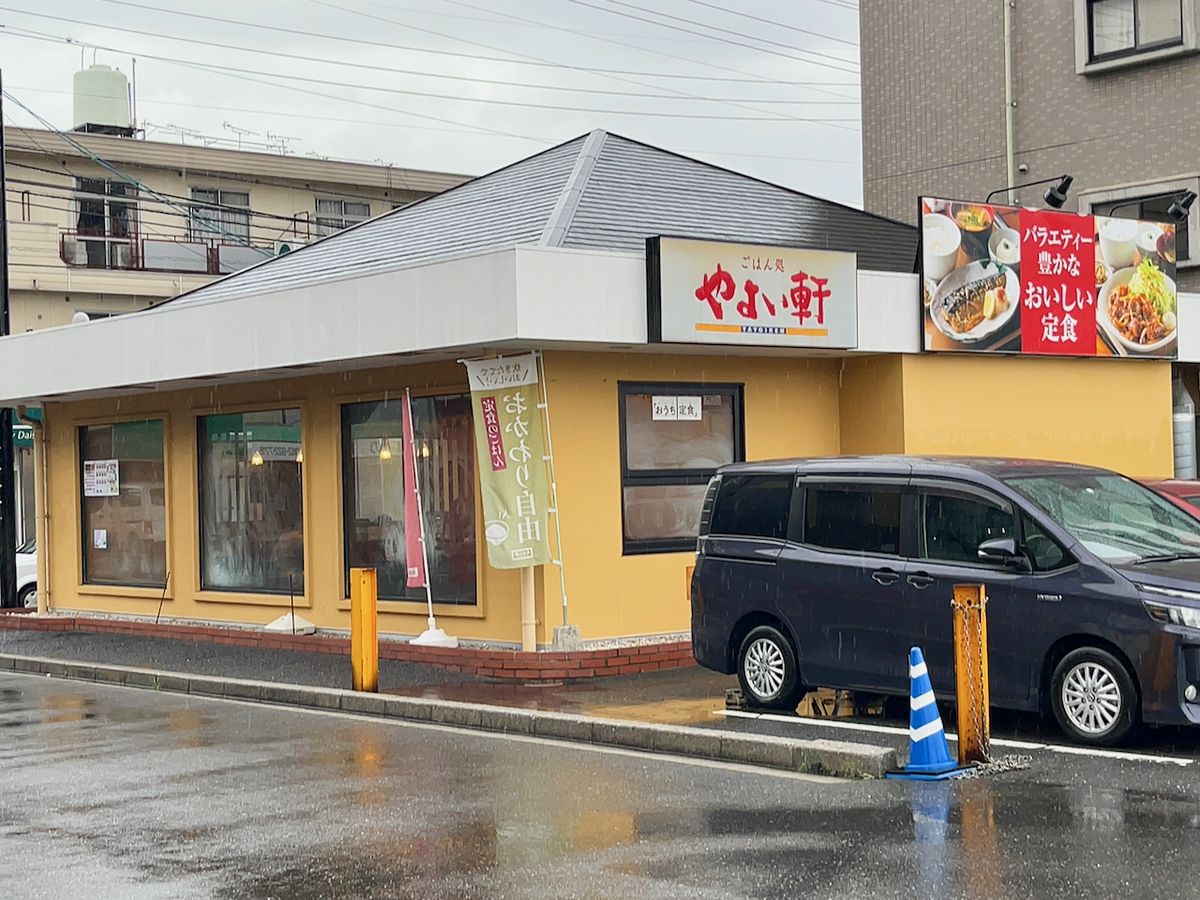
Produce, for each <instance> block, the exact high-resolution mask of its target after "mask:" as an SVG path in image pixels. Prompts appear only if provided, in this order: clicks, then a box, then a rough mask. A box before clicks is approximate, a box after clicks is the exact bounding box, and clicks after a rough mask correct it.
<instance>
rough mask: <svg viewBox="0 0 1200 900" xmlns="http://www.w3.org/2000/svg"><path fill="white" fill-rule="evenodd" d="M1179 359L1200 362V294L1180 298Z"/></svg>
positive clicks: (1184, 295)
mask: <svg viewBox="0 0 1200 900" xmlns="http://www.w3.org/2000/svg"><path fill="white" fill-rule="evenodd" d="M1177 306H1178V313H1177V316H1178V319H1179V361H1180V362H1192V363H1194V362H1200V294H1184V293H1180V295H1179V298H1178V304H1177Z"/></svg>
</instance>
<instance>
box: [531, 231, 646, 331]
mask: <svg viewBox="0 0 1200 900" xmlns="http://www.w3.org/2000/svg"><path fill="white" fill-rule="evenodd" d="M517 316H518V329H519V333H520V336H521V338H522V339H523V340H529V341H587V342H594V343H598V344H644V343H646V257H645V255H644V254H642V253H618V252H611V251H600V250H566V249H562V248H557V247H541V246H535V245H522V246H519V247H517Z"/></svg>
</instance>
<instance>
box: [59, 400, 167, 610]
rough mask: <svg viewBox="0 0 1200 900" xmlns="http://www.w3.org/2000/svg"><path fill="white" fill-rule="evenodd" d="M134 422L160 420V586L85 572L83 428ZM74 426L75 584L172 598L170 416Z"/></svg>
mask: <svg viewBox="0 0 1200 900" xmlns="http://www.w3.org/2000/svg"><path fill="white" fill-rule="evenodd" d="M138 422H161V423H162V436H163V452H162V464H163V489H164V495H163V516H164V520H165V521H164V523H163V535H164V537H163V542H164V544H165V547H164V553H165V554H166V567H167V568H166V581H165V583H164V584H161V585H150V584H133V583H129V582H124V581H88V574H87V549H86V543H87V539H88V522H87V508H86V504H85V502H84V500H85V498H84V496H83V461H84V459H86V451H85V450H84V436H85V432H86V429H88V428H95V427H99V426H104V425H128V424H131V423H138ZM73 425H74V428H75V471H76V481H75V485H76V487H75V497H76V516H75V521H76V522H77V523H78V524H79V536H78V537H79V540H78V541H76V547H77V548H78V551H79V564H78V568H77V572H78V585H77V589H78V591H79V593H81V594H101V595H113V594H117V595H122V596H134V597H141V596H147V597H150V596H153V597H162V598H165V599H167V600H170V599H173V598H174V594H175V589H174V579H173V578H172V577H171V553H172V549H173V541H172V538H173V533H172V527H171V505H172V504H171V417H170V416H169V415H168V414H167V413H165V412H148V413H145V414H140V415H129V416H108V417H101V418H95V419H93V418H88V419H79V420H77V421H75V422H74V423H73Z"/></svg>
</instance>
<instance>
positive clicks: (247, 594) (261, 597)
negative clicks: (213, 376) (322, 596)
mask: <svg viewBox="0 0 1200 900" xmlns="http://www.w3.org/2000/svg"><path fill="white" fill-rule="evenodd" d="M285 409H299V410H300V452H301V454H302V456H303V459H304V460H305V462H303V463H301V469H300V504H301V525H302V527H303V529H304V539H303V553H302V559H303V563H302V565H303V571H304V588H303V590H301V591H298V592H297V593H296V594H295V596H294V597H290V596H289V594H288V592H287V591H286V590H282V591H272V590H268V589H266V588H257V589H247V588H245V587H231V588H225V587H209V586H206V585H205V583H204V436H203V435H202V434H201V431H200V425H201V420H202V419H205V418H208V417H210V416H218V415H226V414H236V415H246V414H249V413H256V412H277V411H279V410H285ZM191 419H192V441H193V450H194V452H195V454H196V455H195V460H194V462H195V466H194V469H193V471H192V475H193V476H194V477H193V479H192V482H193V486H194V489H195V491H196V494H195V495H194V497H193V502H194V503H195V523H194V524H195V531H194V542H195V543H194V548H195V563H194V566H193V577H194V578H195V591H196V599H197V600H204V601H215V602H221V603H252V604H259V605H263V606H282V607H287V606H289V605H295V606H297V607H301V608H311V607H312V587H311V580H312V579H311V578H310V577H309V574H310V572H311V570H312V555H311V553H310V542H311V540H312V537H311V535H312V533H313V522H312V498H311V496H310V486H309V484H310V482H311V480H312V479H310V478H309V477H308V475H307V474H306V471H307V465H308V463H307V460H308V459H309V458H310V456H309V454H310V451H311V447H310V446H309V444H310V440H309V435H308V432H309V430H310V429H311V427H312V426H311V424H306V423H311V422H312V411H311V407H310V405H309V403H308V401H306V400H299V399H295V398H289V397H287V396H284V397H283V398H282V399H279V400H276V401H275V402H273V403H256V404H248V405H231V406H228V407H210V408H208V409H198V410H196V411H195V412H194V414H193V415H192V416H191ZM168 493H169V492H168Z"/></svg>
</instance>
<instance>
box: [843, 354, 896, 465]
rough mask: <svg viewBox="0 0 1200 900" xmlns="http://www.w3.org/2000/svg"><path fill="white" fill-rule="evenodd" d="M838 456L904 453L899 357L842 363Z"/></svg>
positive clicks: (891, 356) (858, 359)
mask: <svg viewBox="0 0 1200 900" xmlns="http://www.w3.org/2000/svg"><path fill="white" fill-rule="evenodd" d="M841 379H842V388H841V402H840V404H839V406H838V410H839V416H840V419H839V421H840V425H841V452H842V453H846V454H872V453H903V452H904V387H905V385H904V368H903V365H902V363H901V357H899V356H895V355H888V356H860V357H854V358H851V359H846V360H844V361H843V366H842V369H841Z"/></svg>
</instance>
